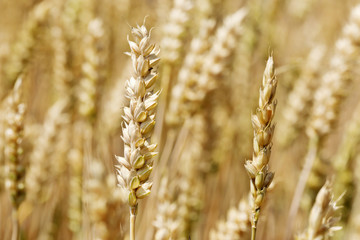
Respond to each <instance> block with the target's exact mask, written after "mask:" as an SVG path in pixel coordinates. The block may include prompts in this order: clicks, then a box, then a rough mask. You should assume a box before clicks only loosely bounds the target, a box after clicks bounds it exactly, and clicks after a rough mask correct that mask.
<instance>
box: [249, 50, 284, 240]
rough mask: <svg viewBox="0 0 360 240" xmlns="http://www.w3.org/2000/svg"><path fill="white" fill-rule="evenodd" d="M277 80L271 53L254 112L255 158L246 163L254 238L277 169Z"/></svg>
mask: <svg viewBox="0 0 360 240" xmlns="http://www.w3.org/2000/svg"><path fill="white" fill-rule="evenodd" d="M276 86H277V80H276V77H275V72H274V60H273V57H272V56H270V57H269V59H268V60H267V63H266V68H265V71H264V75H263V81H262V84H261V88H260V97H259V106H258V108H257V109H256V112H255V114H253V115H252V116H251V121H252V125H253V128H254V141H253V147H254V152H253V159H252V160H247V161H246V163H245V168H246V171H247V173H248V175H249V177H250V192H251V196H252V204H251V205H252V217H251V227H252V234H251V235H252V239H255V234H256V226H257V222H258V219H259V215H260V208H261V206H262V204H263V201H264V199H265V193H266V190H267V188H268V187H269V185H270V184H271V182H272V180H273V178H274V173H273V172H270V171H269V165H268V163H269V160H270V154H271V147H272V142H271V140H272V137H273V135H274V130H275V125H273V124H272V119H273V118H274V114H275V108H276V100H275V99H274V97H275V92H276Z"/></svg>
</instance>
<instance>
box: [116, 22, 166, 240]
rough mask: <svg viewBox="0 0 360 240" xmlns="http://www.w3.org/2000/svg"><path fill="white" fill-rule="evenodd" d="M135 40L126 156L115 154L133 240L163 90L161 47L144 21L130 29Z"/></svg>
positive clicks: (126, 117)
mask: <svg viewBox="0 0 360 240" xmlns="http://www.w3.org/2000/svg"><path fill="white" fill-rule="evenodd" d="M131 33H132V36H133V38H134V41H130V40H129V39H128V42H129V45H130V49H131V52H130V53H129V55H130V57H131V59H132V63H133V68H134V73H133V76H132V77H131V78H130V79H129V80H128V81H127V82H126V97H127V98H128V99H129V101H130V102H129V105H128V106H126V107H125V108H124V125H123V136H122V139H123V141H124V157H120V156H116V159H117V161H118V165H116V166H115V167H116V169H117V178H118V181H119V186H120V187H122V188H124V189H126V190H127V194H128V204H129V206H130V240H134V239H135V217H136V211H137V204H138V199H142V198H145V197H146V196H147V195H149V194H150V191H151V187H152V182H151V181H149V176H150V173H151V171H152V165H153V157H154V156H155V155H156V153H155V152H154V150H155V148H156V144H151V135H152V130H153V127H154V125H155V110H156V106H157V104H158V97H159V94H160V91H157V92H155V91H154V90H153V88H152V86H153V85H154V83H155V82H156V79H157V77H158V74H157V65H158V63H159V60H160V58H159V57H158V53H159V50H158V49H157V48H156V47H155V45H154V44H151V43H150V40H151V32H149V31H148V30H147V29H146V27H145V26H144V25H142V26H137V27H136V28H132V29H131Z"/></svg>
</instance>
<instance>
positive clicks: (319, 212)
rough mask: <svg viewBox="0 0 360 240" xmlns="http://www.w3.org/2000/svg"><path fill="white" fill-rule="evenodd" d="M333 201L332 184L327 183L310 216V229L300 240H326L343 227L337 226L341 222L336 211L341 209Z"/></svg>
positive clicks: (299, 237)
mask: <svg viewBox="0 0 360 240" xmlns="http://www.w3.org/2000/svg"><path fill="white" fill-rule="evenodd" d="M338 201H339V199H338V200H336V201H334V199H333V193H332V183H331V182H330V181H326V183H325V184H324V186H323V187H322V188H321V189H320V191H319V193H318V195H317V196H316V201H315V203H314V206H313V207H312V209H311V212H310V216H309V227H308V229H307V230H306V231H305V233H303V234H302V235H300V236H298V237H297V239H298V240H326V239H329V237H331V236H332V235H333V233H334V232H335V231H339V230H340V229H341V227H339V226H336V225H335V224H336V223H337V222H338V221H339V220H340V217H336V211H337V210H338V209H339V208H341V207H339V206H338V205H337V202H338Z"/></svg>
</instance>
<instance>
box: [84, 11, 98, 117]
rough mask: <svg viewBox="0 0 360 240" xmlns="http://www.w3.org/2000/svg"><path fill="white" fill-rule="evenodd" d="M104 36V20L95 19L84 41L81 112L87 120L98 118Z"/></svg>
mask: <svg viewBox="0 0 360 240" xmlns="http://www.w3.org/2000/svg"><path fill="white" fill-rule="evenodd" d="M103 36H104V29H103V23H102V20H101V19H99V18H96V19H93V20H92V21H90V22H89V24H88V32H87V35H86V36H85V39H84V45H85V46H84V62H83V64H82V73H83V78H82V79H81V80H80V86H79V93H78V98H79V112H80V114H81V115H82V116H84V117H85V118H87V119H90V120H93V119H94V117H95V116H96V104H97V88H98V83H99V81H100V80H101V71H102V67H104V66H103V63H104V59H103V58H102V57H101V50H103V49H102V46H101V38H102V37H103Z"/></svg>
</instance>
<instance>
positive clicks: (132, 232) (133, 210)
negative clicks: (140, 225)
mask: <svg viewBox="0 0 360 240" xmlns="http://www.w3.org/2000/svg"><path fill="white" fill-rule="evenodd" d="M136 209H137V206H135V207H130V240H135V220H136Z"/></svg>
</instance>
